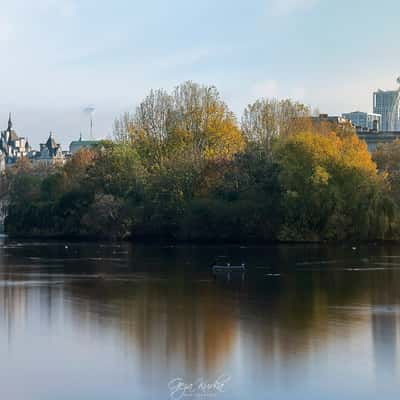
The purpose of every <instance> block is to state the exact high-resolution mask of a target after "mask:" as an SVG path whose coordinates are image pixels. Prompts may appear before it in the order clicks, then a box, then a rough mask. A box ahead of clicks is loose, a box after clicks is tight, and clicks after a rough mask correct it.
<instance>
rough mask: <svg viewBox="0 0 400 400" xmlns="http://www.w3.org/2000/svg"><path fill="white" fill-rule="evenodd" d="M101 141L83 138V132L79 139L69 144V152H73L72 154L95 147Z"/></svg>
mask: <svg viewBox="0 0 400 400" xmlns="http://www.w3.org/2000/svg"><path fill="white" fill-rule="evenodd" d="M100 143H101V141H100V140H83V139H82V134H81V135H80V137H79V140H75V141H73V142H71V144H70V145H69V152H70V153H71V155H74V154H75V153H77V152H78V151H79V150H81V149H93V148H95V147H96V146H98V145H99V144H100Z"/></svg>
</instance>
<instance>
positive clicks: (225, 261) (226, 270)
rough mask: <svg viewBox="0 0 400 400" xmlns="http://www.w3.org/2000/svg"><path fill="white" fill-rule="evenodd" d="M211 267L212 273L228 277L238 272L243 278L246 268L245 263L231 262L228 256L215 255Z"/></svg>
mask: <svg viewBox="0 0 400 400" xmlns="http://www.w3.org/2000/svg"><path fill="white" fill-rule="evenodd" d="M211 267H212V272H213V274H214V275H227V276H228V279H230V277H231V275H235V276H236V275H237V274H240V276H241V277H242V279H244V275H245V273H246V270H247V266H246V264H245V263H241V264H238V265H235V264H232V262H231V260H230V258H229V257H217V258H216V260H215V261H214V263H213V264H212V266H211Z"/></svg>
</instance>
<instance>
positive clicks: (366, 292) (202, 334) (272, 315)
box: [0, 239, 400, 400]
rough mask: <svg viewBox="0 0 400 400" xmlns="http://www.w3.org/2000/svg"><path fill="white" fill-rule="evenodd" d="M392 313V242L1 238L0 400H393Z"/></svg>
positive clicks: (396, 313)
mask: <svg viewBox="0 0 400 400" xmlns="http://www.w3.org/2000/svg"><path fill="white" fill-rule="evenodd" d="M219 255H231V256H233V257H234V258H235V259H237V260H240V261H241V260H244V261H246V262H247V263H248V264H249V268H250V272H249V274H248V276H247V278H246V279H245V280H244V281H241V280H232V281H227V280H226V279H224V278H223V277H221V278H219V279H216V280H215V279H213V277H212V276H211V275H210V271H209V267H208V266H209V265H210V263H211V262H212V260H213V258H215V257H216V256H219ZM399 317H400V247H399V246H397V247H396V246H385V247H382V246H373V245H372V246H362V247H358V248H356V249H352V248H351V246H350V245H349V246H334V247H329V246H275V247H272V246H271V247H248V248H239V247H189V246H188V247H184V246H182V247H150V246H133V245H130V244H122V245H109V244H103V245H102V244H93V243H92V244H90V243H79V244H77V243H64V242H62V243H55V242H16V241H9V240H7V239H3V241H1V242H0V399H5V400H19V399H21V400H22V399H23V400H31V399H34V400H47V399H51V400H53V399H56V400H63V399H65V400H71V399H74V400H80V399H82V400H90V399H96V400H97V399H107V400H109V399H124V400H125V399H127V400H136V399H139V400H141V399H143V400H146V399H156V400H162V399H170V398H174V399H180V398H185V399H204V398H207V399H209V398H214V399H217V400H219V399H223V400H230V399H238V400H242V399H252V400H257V399H274V400H276V399H290V400H292V399H398V398H399V396H400V379H399V378H400V374H399V365H400V364H399V354H400V352H399V349H400V347H399V332H400V329H398V324H399ZM178 378H179V379H180V380H179V381H178V380H177V379H178ZM174 380H175V381H174ZM171 382H172V383H171ZM178 382H180V383H182V384H183V383H185V384H187V385H189V384H191V383H193V384H194V385H193V387H192V391H189V390H188V389H187V391H186V392H183V391H182V390H176V391H175V392H174V390H173V389H174V388H175V389H177V386H176V385H177V383H178ZM201 382H203V383H210V384H211V383H214V384H215V386H211V387H207V388H204V386H201V385H199V384H200V383H201ZM218 383H219V385H218ZM182 388H183V387H182V386H180V389H182Z"/></svg>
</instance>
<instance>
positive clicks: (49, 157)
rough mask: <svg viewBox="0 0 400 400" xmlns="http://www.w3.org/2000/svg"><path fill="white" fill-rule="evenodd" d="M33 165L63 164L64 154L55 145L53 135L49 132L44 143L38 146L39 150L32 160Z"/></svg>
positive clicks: (59, 147) (59, 146)
mask: <svg viewBox="0 0 400 400" xmlns="http://www.w3.org/2000/svg"><path fill="white" fill-rule="evenodd" d="M32 161H33V162H34V163H39V164H43V165H63V164H64V162H65V154H64V153H63V151H62V148H61V145H60V144H59V143H56V141H55V139H54V137H53V133H52V132H50V135H49V138H48V139H47V142H46V143H41V144H40V150H39V152H38V153H36V154H35V155H34V157H33V158H32Z"/></svg>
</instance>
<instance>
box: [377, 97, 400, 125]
mask: <svg viewBox="0 0 400 400" xmlns="http://www.w3.org/2000/svg"><path fill="white" fill-rule="evenodd" d="M373 103H374V114H380V115H381V116H382V120H381V130H382V131H385V132H398V131H400V103H399V91H398V90H390V91H384V90H378V91H377V92H375V93H374V98H373Z"/></svg>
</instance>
